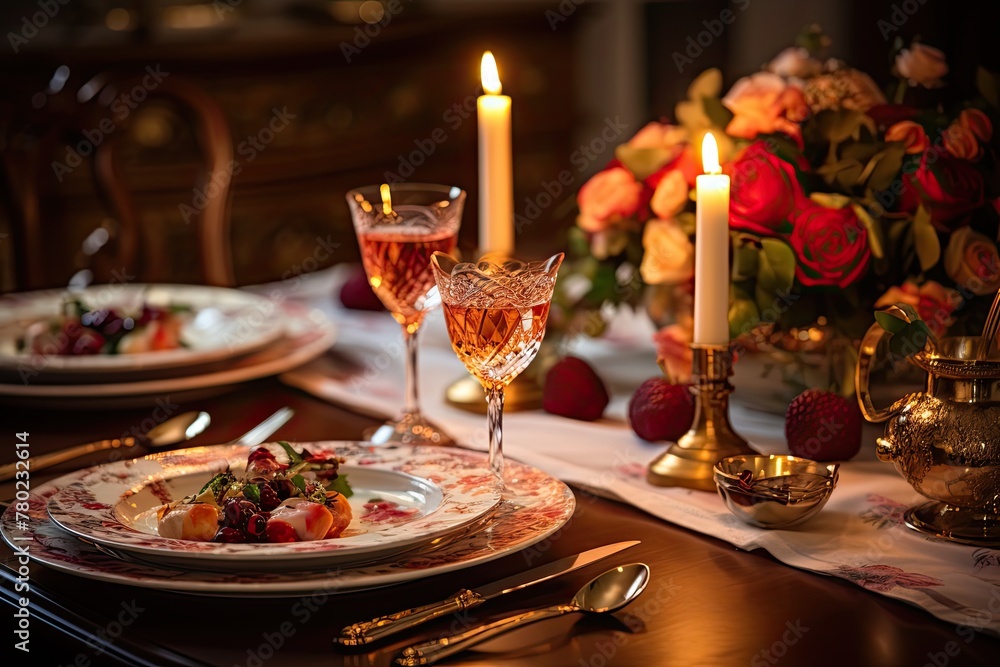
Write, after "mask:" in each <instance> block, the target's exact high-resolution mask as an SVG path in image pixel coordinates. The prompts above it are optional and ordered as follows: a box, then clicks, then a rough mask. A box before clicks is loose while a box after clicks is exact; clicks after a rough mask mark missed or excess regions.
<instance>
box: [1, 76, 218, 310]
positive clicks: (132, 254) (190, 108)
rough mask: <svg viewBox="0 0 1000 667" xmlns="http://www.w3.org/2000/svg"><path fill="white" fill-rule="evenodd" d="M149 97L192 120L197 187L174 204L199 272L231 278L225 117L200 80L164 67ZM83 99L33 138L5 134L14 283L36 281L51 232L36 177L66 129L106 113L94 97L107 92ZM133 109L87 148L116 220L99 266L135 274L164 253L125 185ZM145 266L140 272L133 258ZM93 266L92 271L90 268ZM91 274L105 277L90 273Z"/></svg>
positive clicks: (154, 269) (128, 84)
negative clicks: (193, 243)
mask: <svg viewBox="0 0 1000 667" xmlns="http://www.w3.org/2000/svg"><path fill="white" fill-rule="evenodd" d="M141 82H142V76H138V77H134V76H127V75H126V76H120V77H116V76H109V75H102V76H100V77H95V78H93V79H91V82H90V83H88V85H92V86H93V85H97V86H99V87H100V90H101V91H109V92H113V91H115V90H131V89H133V88H134V87H135V86H137V85H141ZM146 90H147V91H148V96H149V97H150V98H154V97H160V98H168V99H170V100H172V101H174V102H175V103H176V104H178V105H179V106H180V107H181V108H182V109H181V110H182V111H183V112H186V114H187V115H189V117H190V120H191V122H192V124H193V126H194V130H195V136H196V138H197V142H198V148H199V151H200V157H201V161H200V164H199V169H198V176H197V183H194V184H193V185H194V188H195V190H196V191H198V192H201V193H204V194H205V196H204V197H198V198H196V199H195V201H192V202H190V203H189V204H180V206H179V208H178V210H179V213H180V215H181V216H182V217H183V218H184V220H185V221H187V222H194V223H195V224H194V227H195V235H196V237H197V253H198V259H199V261H198V264H199V267H200V270H201V278H202V280H203V281H204V282H205V283H206V284H209V285H219V286H232V285H235V275H234V272H233V260H232V244H231V241H230V217H229V203H230V195H231V193H230V184H231V180H232V174H231V166H232V162H233V141H232V136H231V133H230V128H229V123H228V122H227V121H226V118H225V115H224V113H223V111H222V109H221V107H220V106H219V105H218V104H217V103H216V102H215V100H213V99H212V97H211V96H210V95H209V94H208V93H207V92H206V91H205V90H204V89H203V88H201V87H200V86H198V85H197V84H195V83H193V82H192V81H190V80H187V79H184V78H183V77H181V76H179V75H176V74H171V75H170V76H169V77H164V78H162V79H161V80H160V81H159V82H158V83H157V85H156V86H155V87H150V86H146ZM91 93H92V94H91V96H90V97H89V99H90V100H91V101H90V102H89V103H86V104H84V103H81V104H80V105H79V107H78V108H75V109H73V113H70V114H64V115H63V116H61V117H57V118H54V119H52V118H50V119H48V121H47V122H46V123H44V124H43V126H42V127H40V128H39V127H38V126H37V125H36V127H35V128H34V129H35V130H36V131H35V133H34V136H33V137H32V140H30V141H20V142H19V141H18V140H17V139H18V138H17V137H14V138H12V140H11V141H9V142H8V145H7V146H4V147H3V150H2V155H3V167H4V170H5V171H6V177H7V178H6V181H7V183H6V185H7V188H6V189H7V192H6V195H7V197H6V199H7V201H6V203H7V209H8V213H9V217H10V218H11V222H12V236H13V239H12V240H13V249H14V262H15V281H16V287H17V289H20V290H26V289H35V288H37V287H40V286H43V284H44V282H45V279H46V278H45V272H44V271H43V267H44V265H45V261H46V260H45V258H46V245H47V244H48V243H52V242H53V241H54V239H52V238H51V237H48V235H47V234H46V226H45V222H44V220H42V206H41V198H42V196H43V194H42V189H43V188H42V184H43V179H44V178H47V177H51V170H50V164H52V163H53V162H52V161H53V159H54V158H55V157H56V155H57V154H59V151H60V150H61V149H63V146H64V138H65V136H66V135H67V133H70V132H76V133H79V132H81V131H83V130H85V129H89V128H94V127H98V124H99V123H101V122H104V123H106V122H107V121H108V118H109V114H108V107H107V105H106V104H104V103H100V102H99V101H98V100H105V101H109V100H113V99H115V98H116V96H115V95H114V94H108V95H102V94H101V93H100V92H96V93H94V92H93V91H91ZM134 115H135V114H128V115H126V116H125V117H124V118H122V119H121V120H120V121H119V122H118V123H117V124H116V127H115V131H114V132H110V133H107V134H106V136H105V137H104V140H103V141H101V143H100V144H99V145H97V147H96V150H94V151H93V152H92V155H91V157H90V159H92V166H93V169H92V173H93V175H94V187H95V189H96V191H97V193H98V194H99V195H100V197H101V199H102V201H103V202H104V204H105V206H106V207H107V209H108V213H109V214H111V216H112V217H113V218H114V219H115V220H116V222H117V225H116V227H115V229H114V233H113V235H112V237H113V238H112V240H111V242H110V243H108V245H107V246H106V247H105V248H102V249H101V251H100V252H101V264H102V265H103V266H106V267H114V268H121V267H129V268H130V269H136V270H135V271H134V272H135V273H137V274H139V275H140V276H146V277H147V278H145V279H148V277H153V278H159V277H160V276H162V275H163V274H164V272H165V270H164V267H165V265H166V264H167V263H168V260H169V258H167V257H166V256H165V253H164V249H163V248H164V244H163V240H162V239H157V238H155V236H154V235H153V234H151V233H150V229H149V227H148V226H144V225H143V215H142V209H141V206H140V205H139V204H138V203H137V202H136V197H135V194H134V193H133V192H132V191H131V189H130V188H129V185H128V178H127V174H126V168H125V166H124V164H123V158H122V152H123V150H122V149H123V145H124V144H125V142H126V138H127V136H128V133H127V128H128V126H129V125H130V124H131V122H132V119H133V117H134ZM140 257H141V261H142V263H143V266H145V267H147V268H148V269H149V270H147V271H143V272H139V271H138V270H137V268H138V267H137V262H139V261H140ZM97 273H98V272H97V271H95V274H97ZM95 277H96V279H97V280H101V279H105V280H106V279H108V277H107V276H101V275H96V276H95Z"/></svg>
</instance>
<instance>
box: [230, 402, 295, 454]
mask: <svg viewBox="0 0 1000 667" xmlns="http://www.w3.org/2000/svg"><path fill="white" fill-rule="evenodd" d="M294 414H295V411H294V410H292V409H291V408H289V407H284V408H281V409H280V410H278V411H277V412H275V413H274V414H273V415H271V416H270V417H268V418H267V419H265V420H264V421H262V422H261V423H259V424H257V425H256V426H254V427H253V428H252V429H250V430H249V431H247V432H246V433H244V434H243V435H241V436H240V437H238V438H236V439H235V440H231V441H230V442H229V444H231V445H246V446H247V447H252V446H254V445H259V444H260V443H262V442H264V441H265V440H267V437H268V436H269V435H271V434H272V433H274V432H275V431H277V430H278V429H279V428H281V427H282V426H284V425H285V423H286V422H287V421H288V420H289V419H291V418H292V415H294Z"/></svg>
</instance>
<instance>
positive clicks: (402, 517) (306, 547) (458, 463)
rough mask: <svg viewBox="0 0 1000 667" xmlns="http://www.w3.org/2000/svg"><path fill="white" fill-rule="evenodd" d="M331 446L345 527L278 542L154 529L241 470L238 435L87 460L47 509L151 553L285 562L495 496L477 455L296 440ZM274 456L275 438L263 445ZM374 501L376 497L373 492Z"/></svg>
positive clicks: (424, 535) (452, 516) (354, 552)
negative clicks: (215, 480)
mask: <svg viewBox="0 0 1000 667" xmlns="http://www.w3.org/2000/svg"><path fill="white" fill-rule="evenodd" d="M292 446H293V447H294V448H295V449H296V450H299V451H301V450H302V449H308V450H309V451H310V452H311V453H313V454H319V455H328V456H329V455H337V456H340V457H342V458H344V459H345V465H344V468H343V470H344V473H345V474H346V475H347V479H348V482H349V483H350V484H351V486H352V488H354V492H355V493H354V496H353V497H352V498H351V499H350V503H351V507H352V510H353V514H354V519H353V520H352V521H351V524H350V525H349V526H348V527H347V529H346V530H345V531H344V535H343V536H341V537H339V538H336V539H329V540H312V541H307V542H290V543H284V544H268V543H264V544H224V543H219V542H196V541H193V540H181V539H172V538H166V537H160V535H159V534H158V533H157V529H156V516H155V514H156V510H157V509H159V508H160V507H162V506H163V505H164V504H166V503H169V502H171V501H175V500H180V499H182V498H184V497H185V496H187V495H190V494H193V493H197V492H198V490H199V489H201V488H202V486H204V484H205V483H206V482H207V481H208V480H209V479H211V478H212V477H213V476H214V475H215V474H217V473H219V472H223V471H224V470H226V468H230V469H232V471H233V473H234V474H235V475H236V476H237V477H240V476H241V475H242V472H243V469H244V467H245V466H246V459H247V454H248V453H249V452H250V449H248V448H247V447H245V446H242V445H216V446H212V447H195V448H191V449H184V450H179V451H175V452H165V453H160V454H153V455H150V456H146V457H144V458H140V459H134V460H131V461H122V462H117V463H109V464H105V465H100V466H95V467H92V468H87V469H85V470H81V471H78V472H75V473H71V474H69V475H65V476H63V477H61V478H59V479H57V480H56V481H55V482H54V483H55V484H57V485H58V486H59V487H61V490H60V491H59V492H57V493H55V494H54V495H52V496H51V497H50V498H49V500H48V512H49V516H50V517H51V518H52V520H53V521H54V522H55V523H56V524H58V525H59V526H60V527H61V528H63V529H65V530H67V531H69V532H71V533H73V534H75V535H78V536H80V537H83V538H85V539H87V540H90V541H92V542H96V543H97V544H101V545H104V546H106V547H111V548H113V549H115V550H117V551H121V552H126V553H129V554H136V555H139V556H141V557H142V558H144V559H146V560H150V561H155V562H157V563H163V564H167V565H172V566H179V567H197V568H199V569H214V570H218V569H223V570H231V569H233V568H242V569H247V568H252V569H287V568H289V567H296V568H303V567H320V566H328V565H332V564H336V563H344V562H349V561H358V560H363V559H372V558H376V557H385V556H387V555H391V554H393V553H399V552H402V551H405V550H409V549H412V548H414V547H417V546H420V545H424V544H427V543H429V542H431V541H432V540H435V539H438V538H441V537H444V536H446V535H448V534H450V533H452V532H455V531H457V530H460V529H462V528H464V527H465V526H468V525H469V524H473V523H475V522H477V521H479V520H481V519H482V518H483V517H485V516H486V515H488V514H489V513H490V512H491V511H493V509H494V508H495V507H496V505H497V504H498V503H499V502H500V493H501V490H500V485H499V484H498V483H497V482H496V479H495V478H494V476H493V475H492V474H491V473H490V470H489V467H488V466H487V465H486V462H485V461H483V460H481V457H475V458H472V459H470V458H469V457H467V456H463V455H460V454H458V453H457V450H453V449H442V448H440V447H399V448H388V447H372V446H370V445H369V444H368V443H358V442H318V443H296V444H293V445H292ZM269 447H271V449H272V451H274V453H275V455H276V456H278V459H279V460H282V458H285V454H284V453H283V452H282V450H281V448H280V447H279V446H278V445H269ZM373 501H381V502H373Z"/></svg>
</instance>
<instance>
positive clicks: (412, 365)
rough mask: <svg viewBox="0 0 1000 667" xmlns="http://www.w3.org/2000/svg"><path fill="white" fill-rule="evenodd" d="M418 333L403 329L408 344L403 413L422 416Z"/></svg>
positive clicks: (404, 338)
mask: <svg viewBox="0 0 1000 667" xmlns="http://www.w3.org/2000/svg"><path fill="white" fill-rule="evenodd" d="M417 331H419V329H418V330H417ZM417 331H414V332H413V333H410V332H409V331H408V330H407V329H406V327H405V326H404V327H403V340H404V341H405V344H406V402H405V403H404V404H403V412H404V413H405V414H408V415H418V414H420V399H419V396H418V395H417V393H418V392H417Z"/></svg>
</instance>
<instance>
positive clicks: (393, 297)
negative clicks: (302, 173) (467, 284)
mask: <svg viewBox="0 0 1000 667" xmlns="http://www.w3.org/2000/svg"><path fill="white" fill-rule="evenodd" d="M347 203H348V205H349V206H350V208H351V218H352V219H353V221H354V231H355V233H356V234H357V237H358V244H359V245H360V246H361V260H362V262H363V263H364V266H365V272H366V273H367V274H368V282H369V284H371V286H372V289H374V290H375V293H376V294H377V295H378V297H379V299H381V301H382V303H383V304H385V307H386V308H388V309H389V311H390V312H391V313H392V316H393V317H394V318H395V319H396V321H397V322H399V324H400V325H401V326H402V327H403V338H404V340H405V344H406V399H405V400H406V402H405V404H404V407H403V413H402V414H401V415H400V416H399V418H398V419H396V420H395V421H390V422H387V423H386V424H383V425H382V426H381V427H379V428H378V429H376V430H375V432H374V433H373V434H372V435H371V437H370V440H372V441H373V442H377V443H380V444H385V443H389V442H396V443H404V444H418V445H419V444H451V443H452V440H451V438H450V437H449V436H448V435H447V434H445V433H444V432H443V431H442V430H441V429H440V428H439V427H438V426H436V425H434V424H433V423H431V422H430V421H428V420H427V419H426V418H424V417H423V415H421V414H420V403H419V400H418V392H417V386H418V385H417V331H418V330H419V329H420V324H421V323H422V322H423V319H424V314H425V313H426V312H427V311H428V310H430V309H431V308H434V307H435V306H437V305H438V303H440V299H439V298H438V295H437V289H436V288H435V285H434V275H433V274H432V273H431V268H430V257H431V253H433V252H435V251H441V252H452V251H453V250H454V248H455V244H456V241H457V239H458V228H459V225H460V224H461V221H462V207H463V205H464V204H465V192H464V191H463V190H462V189H460V188H457V187H452V186H447V185H430V184H423V183H401V184H396V185H391V186H390V185H388V184H383V185H381V186H376V185H370V186H366V187H363V188H357V189H355V190H351V191H350V192H348V193H347Z"/></svg>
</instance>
